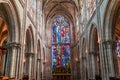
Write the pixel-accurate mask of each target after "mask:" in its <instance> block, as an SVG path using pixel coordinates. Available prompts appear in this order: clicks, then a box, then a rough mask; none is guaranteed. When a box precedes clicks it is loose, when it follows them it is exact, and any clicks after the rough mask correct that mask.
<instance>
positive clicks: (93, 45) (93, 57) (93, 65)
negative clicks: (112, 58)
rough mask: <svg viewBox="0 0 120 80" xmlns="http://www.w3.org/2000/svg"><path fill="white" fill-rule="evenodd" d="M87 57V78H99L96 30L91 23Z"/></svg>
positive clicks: (99, 79) (97, 79)
mask: <svg viewBox="0 0 120 80" xmlns="http://www.w3.org/2000/svg"><path fill="white" fill-rule="evenodd" d="M88 59H89V79H96V80H101V77H102V76H101V67H100V53H99V41H98V31H97V28H96V26H95V25H92V26H91V29H90V35H89V52H88Z"/></svg>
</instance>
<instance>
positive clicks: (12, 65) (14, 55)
mask: <svg viewBox="0 0 120 80" xmlns="http://www.w3.org/2000/svg"><path fill="white" fill-rule="evenodd" d="M7 46H8V54H7V63H6V69H5V76H8V77H9V80H15V79H16V78H17V73H18V71H19V68H18V66H19V55H20V46H21V45H20V44H19V43H16V42H11V43H8V45H7Z"/></svg>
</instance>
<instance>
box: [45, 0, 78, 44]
mask: <svg viewBox="0 0 120 80" xmlns="http://www.w3.org/2000/svg"><path fill="white" fill-rule="evenodd" d="M78 11H80V0H43V13H44V20H45V30H46V34H45V35H46V39H51V27H52V25H51V24H52V21H53V19H54V18H55V16H57V15H63V16H65V17H66V18H67V19H68V20H69V22H70V27H71V43H72V44H73V45H74V43H75V41H76V40H75V27H76V21H77V20H76V19H77V17H78V14H79V12H78ZM73 36H74V37H73ZM47 44H48V45H51V40H49V41H48V42H47Z"/></svg>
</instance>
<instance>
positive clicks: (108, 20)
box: [102, 0, 120, 41]
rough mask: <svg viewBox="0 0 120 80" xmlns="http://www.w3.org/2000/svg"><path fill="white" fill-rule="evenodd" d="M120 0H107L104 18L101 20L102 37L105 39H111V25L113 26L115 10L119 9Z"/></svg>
mask: <svg viewBox="0 0 120 80" xmlns="http://www.w3.org/2000/svg"><path fill="white" fill-rule="evenodd" d="M119 5H120V1H119V0H113V1H111V0H109V1H108V4H107V7H106V9H105V14H104V20H103V27H102V29H103V34H102V36H103V39H104V40H105V41H107V40H112V38H113V34H112V33H113V30H112V29H113V26H114V23H113V22H114V20H115V18H116V17H114V16H115V14H116V11H117V10H118V9H119Z"/></svg>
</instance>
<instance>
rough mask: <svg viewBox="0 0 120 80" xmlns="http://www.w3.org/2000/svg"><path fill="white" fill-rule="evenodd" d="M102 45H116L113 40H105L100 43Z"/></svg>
mask: <svg viewBox="0 0 120 80" xmlns="http://www.w3.org/2000/svg"><path fill="white" fill-rule="evenodd" d="M102 44H103V45H116V41H115V40H107V41H103V42H102Z"/></svg>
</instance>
